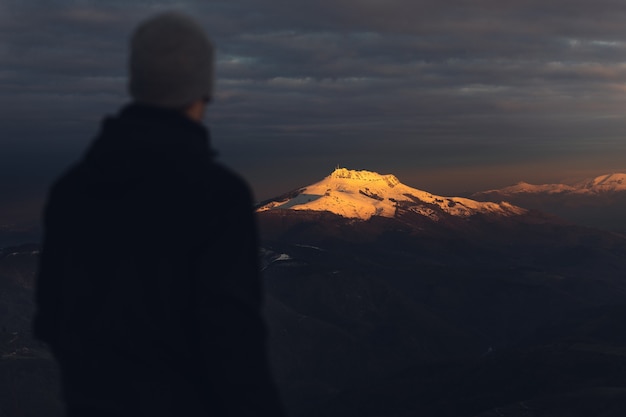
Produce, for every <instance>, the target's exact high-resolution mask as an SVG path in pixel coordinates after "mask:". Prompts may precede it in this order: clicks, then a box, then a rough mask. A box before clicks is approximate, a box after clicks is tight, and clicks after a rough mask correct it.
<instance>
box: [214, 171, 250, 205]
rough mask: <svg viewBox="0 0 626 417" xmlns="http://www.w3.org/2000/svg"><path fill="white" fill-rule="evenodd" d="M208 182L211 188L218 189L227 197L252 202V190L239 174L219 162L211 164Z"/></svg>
mask: <svg viewBox="0 0 626 417" xmlns="http://www.w3.org/2000/svg"><path fill="white" fill-rule="evenodd" d="M209 181H210V182H211V184H212V188H214V189H219V190H221V191H222V192H224V193H226V194H227V195H230V196H233V195H237V196H240V197H242V198H246V199H250V200H252V190H251V188H250V185H249V184H248V182H247V181H246V180H245V179H244V178H243V177H242V176H241V175H240V174H238V173H237V172H235V171H233V170H232V169H230V168H228V167H226V166H225V165H223V164H221V163H219V162H213V163H212V164H211V169H210V174H209Z"/></svg>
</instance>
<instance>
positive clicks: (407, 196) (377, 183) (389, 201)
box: [257, 168, 526, 220]
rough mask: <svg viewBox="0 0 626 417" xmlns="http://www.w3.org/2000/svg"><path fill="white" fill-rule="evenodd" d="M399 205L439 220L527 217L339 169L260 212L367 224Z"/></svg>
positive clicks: (509, 209) (521, 211) (504, 206)
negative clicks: (306, 213) (313, 214)
mask: <svg viewBox="0 0 626 417" xmlns="http://www.w3.org/2000/svg"><path fill="white" fill-rule="evenodd" d="M398 203H401V204H403V205H405V206H406V205H408V206H409V207H410V208H409V210H411V211H414V212H416V213H419V214H422V215H424V216H427V217H429V218H431V219H432V220H437V219H438V216H437V215H436V211H443V212H445V213H447V214H450V215H452V216H460V217H468V216H472V215H475V214H478V213H492V214H496V215H501V216H512V215H520V214H524V213H525V212H526V210H524V209H522V208H520V207H516V206H513V205H511V204H508V203H499V204H497V203H480V202H477V201H474V200H470V199H467V198H460V197H442V196H438V195H434V194H431V193H428V192H426V191H421V190H418V189H415V188H411V187H408V186H406V185H404V184H402V183H401V182H400V181H399V180H398V179H397V178H396V177H395V176H393V175H390V174H387V175H381V174H378V173H376V172H371V171H355V170H348V169H345V168H338V169H336V170H335V171H333V172H332V173H331V174H330V175H329V176H327V177H326V178H324V179H323V180H321V181H319V182H317V183H315V184H312V185H309V186H307V187H304V188H302V189H300V190H298V191H297V192H293V193H290V194H288V195H286V196H284V197H282V198H281V197H279V198H277V199H274V200H271V201H269V202H266V203H264V204H263V205H262V206H260V207H259V208H258V209H257V211H260V212H262V211H267V210H276V209H291V210H314V211H329V212H331V213H335V214H338V215H340V216H343V217H346V218H355V219H362V220H367V219H369V218H371V217H372V216H384V217H394V216H395V215H396V207H397V205H398Z"/></svg>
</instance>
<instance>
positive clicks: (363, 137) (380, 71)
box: [0, 0, 626, 199]
mask: <svg viewBox="0 0 626 417" xmlns="http://www.w3.org/2000/svg"><path fill="white" fill-rule="evenodd" d="M169 8H178V9H182V10H185V11H187V12H189V13H191V14H193V15H194V16H196V17H197V18H198V19H199V20H200V21H201V22H202V23H203V24H204V25H205V27H206V28H207V30H208V32H209V33H210V34H211V36H212V37H213V38H214V40H215V43H216V45H217V46H218V60H219V62H218V69H217V74H218V85H217V95H216V98H215V102H214V105H213V106H212V108H211V110H210V115H209V117H208V120H209V121H210V123H211V125H212V130H213V133H214V142H215V144H216V147H218V148H219V149H220V150H221V155H222V158H223V159H224V160H225V161H226V162H227V163H229V164H231V165H233V166H234V167H235V168H236V169H239V170H241V171H242V172H243V173H244V174H245V175H246V176H247V177H248V178H249V179H250V180H251V182H252V184H253V186H254V187H255V189H257V195H258V196H259V197H260V198H265V197H269V196H271V195H272V194H277V193H280V192H282V191H284V189H285V188H290V187H292V186H293V187H296V186H298V185H302V184H304V183H306V182H309V181H313V180H316V179H317V178H318V177H319V176H320V175H325V174H326V173H327V171H329V170H330V169H332V168H333V167H334V166H335V165H336V164H338V163H339V164H344V165H346V166H349V167H351V166H354V168H362V169H368V168H369V169H374V170H377V169H379V170H385V171H387V172H394V171H401V172H403V173H405V174H406V178H411V179H415V178H430V179H432V178H434V174H433V175H429V174H428V172H430V173H434V172H439V171H440V170H445V169H448V170H450V171H451V172H452V171H454V172H459V170H462V169H465V170H467V172H468V177H470V176H471V177H472V181H473V182H472V186H476V184H478V183H479V182H480V181H479V174H478V173H479V172H480V173H482V174H481V175H483V174H484V175H486V176H487V177H489V178H490V179H492V178H493V177H494V175H493V174H492V171H491V170H489V169H487V168H488V167H500V168H498V169H503V168H502V167H506V166H511V167H513V166H514V167H516V168H515V170H513V169H510V170H509V171H508V172H509V173H510V175H509V176H508V177H506V176H502V181H505V180H508V179H509V178H510V177H511V176H512V175H513V172H514V173H515V174H519V175H520V176H521V177H520V178H518V179H525V178H531V177H533V178H538V175H539V174H538V173H537V169H542V170H545V178H550V180H553V179H554V176H555V175H558V174H557V173H555V172H556V171H555V170H557V169H558V170H561V171H568V172H570V173H569V174H568V175H570V174H571V172H573V171H575V170H576V169H582V168H581V167H584V170H585V172H586V173H588V172H594V170H596V171H595V172H597V173H598V174H599V173H603V172H608V171H614V170H619V169H621V168H623V169H626V164H622V163H621V162H620V158H618V157H616V155H623V152H624V145H623V139H622V138H623V137H624V133H625V132H626V120H625V118H624V116H623V114H624V109H626V64H625V62H626V59H625V57H626V25H624V23H623V22H624V21H626V3H624V2H623V1H621V0H620V1H612V0H600V1H593V2H591V1H588V0H578V1H577V0H554V1H549V2H547V1H545V0H541V1H540V0H532V1H530V0H524V1H501V0H489V1H480V0H478V1H476V0H474V1H469V0H448V1H440V0H438V1H436V0H417V1H416V0H318V1H316V2H309V1H294V0H265V1H263V2H260V1H257V0H228V1H204V0H203V1H200V0H197V1H179V2H166V1H160V2H158V1H140V0H109V1H107V2H101V1H72V2H68V1H61V0H57V1H51V0H47V1H29V2H24V1H22V0H5V1H3V2H2V4H0V37H1V39H2V43H0V60H1V62H2V67H1V68H0V91H1V93H2V94H0V106H2V112H1V114H0V137H1V138H2V145H0V146H2V147H3V151H4V152H0V155H3V156H0V159H4V160H8V159H9V158H11V157H10V155H13V154H14V153H11V152H13V151H15V150H16V149H20V146H22V148H23V149H24V150H28V149H32V148H33V147H40V148H41V149H48V150H51V149H64V151H63V152H57V153H50V155H51V156H50V158H53V157H54V158H57V159H55V161H56V162H50V163H48V164H42V163H40V160H41V154H38V155H39V156H36V157H35V156H33V157H32V158H31V159H32V160H31V163H30V165H29V162H28V158H27V155H28V152H22V151H19V152H21V153H19V155H21V157H22V159H20V160H23V161H24V162H23V164H21V166H22V168H21V169H23V170H26V169H30V170H33V172H35V174H32V175H30V176H29V178H31V179H30V180H29V182H28V184H30V185H28V184H25V185H24V187H31V188H32V189H35V188H37V187H39V188H37V189H40V188H45V187H42V186H41V184H47V183H48V182H49V181H50V179H51V178H53V177H54V175H56V173H57V172H58V170H59V169H60V168H59V167H60V166H62V165H63V164H64V163H69V162H70V160H71V158H73V157H75V156H76V155H78V154H80V149H82V148H83V147H84V146H85V145H86V144H87V143H88V141H89V140H90V139H91V137H93V135H94V134H95V132H96V130H97V124H98V122H99V120H100V119H101V118H102V117H103V115H105V114H108V113H112V112H114V111H116V109H117V108H118V107H119V106H120V105H122V104H124V103H125V102H126V101H127V100H128V98H127V95H126V78H125V77H126V74H125V67H126V54H127V40H128V36H129V35H130V33H131V32H132V30H133V28H134V26H135V25H136V24H137V22H138V21H139V20H141V19H143V18H145V17H147V16H148V15H150V14H152V13H155V12H157V11H160V10H165V9H169ZM7 147H10V148H11V149H12V151H11V152H9V151H7V149H8V148H7ZM5 148H6V149H5ZM15 152H17V151H15ZM43 154H44V155H46V152H44V153H43ZM33 155H34V153H33ZM590 155H593V158H590V157H589V156H590ZM557 160H558V161H559V162H558V164H557V163H554V164H552V165H551V164H550V161H557ZM3 162H5V161H3V160H0V167H3V168H0V171H1V172H0V174H2V175H3V176H4V177H6V176H7V175H9V174H10V172H9V171H11V172H12V173H14V172H15V171H19V170H20V167H16V166H15V164H13V165H10V164H3ZM568 164H570V165H568ZM524 166H526V167H528V177H525V176H524V168H523V167H524ZM8 167H11V168H10V169H9V168H8ZM538 167H540V168H538ZM494 169H495V168H494ZM285 170H288V171H290V172H291V173H290V174H289V175H288V177H289V178H286V177H287V175H285V174H284V171H285ZM412 172H413V174H411V173H412ZM417 172H419V173H420V175H417V174H415V173H417ZM469 172H474V173H475V174H472V175H470V174H469ZM422 174H423V175H422ZM437 177H438V178H444V176H442V175H438V176H437ZM495 177H497V176H495ZM505 177H506V178H505ZM298 181H300V183H298ZM429 181H430V180H429ZM442 181H443V180H441V181H434V182H432V183H414V184H411V185H414V186H419V187H422V188H426V189H430V191H433V192H437V191H438V190H437V189H432V188H431V186H436V187H445V184H444V183H443V182H442ZM486 181H487V180H486ZM34 184H39V185H38V186H37V187H35V185H34ZM496 185H497V184H490V186H496ZM501 185H506V184H504V183H503V184H501ZM5 188H6V187H5ZM14 188H15V187H14ZM458 188H459V189H462V188H463V187H462V186H460V185H459V186H458ZM8 189H9V188H7V190H8ZM9 194H10V193H9ZM7 195H8V194H7ZM8 198H9V197H7V199H8Z"/></svg>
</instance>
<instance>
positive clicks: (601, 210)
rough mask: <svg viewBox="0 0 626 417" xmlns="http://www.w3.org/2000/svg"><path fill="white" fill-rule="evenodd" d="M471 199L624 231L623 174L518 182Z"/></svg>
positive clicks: (625, 176) (625, 197) (625, 194)
mask: <svg viewBox="0 0 626 417" xmlns="http://www.w3.org/2000/svg"><path fill="white" fill-rule="evenodd" d="M471 198H473V199H476V200H478V201H491V202H501V201H507V202H509V203H511V204H515V205H517V206H520V207H524V208H527V209H534V210H539V211H542V212H545V213H551V214H553V215H556V216H559V217H561V218H563V219H566V220H569V221H572V222H575V223H579V224H582V225H586V226H591V227H600V228H604V229H609V230H616V231H620V232H623V231H625V230H626V216H624V213H625V212H626V174H620V173H614V174H606V175H601V176H598V177H595V178H589V179H586V180H584V181H580V182H578V183H575V184H571V185H568V184H542V185H533V184H528V183H525V182H520V183H518V184H516V185H513V186H510V187H504V188H501V189H495V190H488V191H482V192H479V193H475V194H472V195H471Z"/></svg>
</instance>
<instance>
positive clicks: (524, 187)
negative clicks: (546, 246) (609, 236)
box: [475, 174, 626, 197]
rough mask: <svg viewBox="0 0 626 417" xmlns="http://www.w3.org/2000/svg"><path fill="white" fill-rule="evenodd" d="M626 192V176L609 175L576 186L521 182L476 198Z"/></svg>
mask: <svg viewBox="0 0 626 417" xmlns="http://www.w3.org/2000/svg"><path fill="white" fill-rule="evenodd" d="M619 191H626V174H607V175H601V176H599V177H595V178H589V179H586V180H583V181H581V182H579V183H577V184H574V185H566V184H541V185H533V184H528V183H526V182H519V183H517V184H516V185H512V186H510V187H504V188H500V189H496V190H488V191H482V192H480V193H476V194H475V196H476V197H480V196H482V195H487V194H495V193H497V194H500V195H502V196H507V195H515V194H588V195H593V194H600V193H607V192H619Z"/></svg>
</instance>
